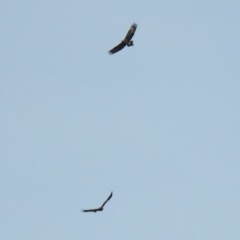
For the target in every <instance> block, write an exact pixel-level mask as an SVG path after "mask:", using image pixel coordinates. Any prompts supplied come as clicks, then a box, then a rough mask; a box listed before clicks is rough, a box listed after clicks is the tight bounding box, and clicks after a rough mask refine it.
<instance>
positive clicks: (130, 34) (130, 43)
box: [109, 23, 137, 54]
mask: <svg viewBox="0 0 240 240" xmlns="http://www.w3.org/2000/svg"><path fill="white" fill-rule="evenodd" d="M136 29H137V24H136V23H133V24H132V26H131V27H130V29H129V30H128V33H127V35H126V37H125V38H124V39H123V40H122V41H121V43H120V44H118V45H117V46H116V47H114V48H113V49H111V50H110V51H109V54H114V53H116V52H118V51H120V50H122V49H123V48H124V47H126V45H127V46H128V47H131V46H133V41H131V39H132V37H133V35H134V33H135V31H136Z"/></svg>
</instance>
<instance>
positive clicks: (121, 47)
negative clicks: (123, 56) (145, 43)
mask: <svg viewBox="0 0 240 240" xmlns="http://www.w3.org/2000/svg"><path fill="white" fill-rule="evenodd" d="M126 45H127V44H126V43H124V42H121V43H120V44H118V45H117V46H116V47H114V48H113V49H111V50H110V51H109V54H114V53H116V52H118V51H120V50H122V49H123V48H124V47H126Z"/></svg>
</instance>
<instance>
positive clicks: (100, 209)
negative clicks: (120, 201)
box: [82, 192, 113, 212]
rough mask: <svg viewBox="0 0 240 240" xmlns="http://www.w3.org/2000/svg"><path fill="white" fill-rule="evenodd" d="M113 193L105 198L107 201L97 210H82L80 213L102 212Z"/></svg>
mask: <svg viewBox="0 0 240 240" xmlns="http://www.w3.org/2000/svg"><path fill="white" fill-rule="evenodd" d="M112 195H113V193H112V192H111V194H110V195H109V197H108V198H107V200H106V201H105V202H104V203H103V205H102V206H101V207H99V208H93V209H83V210H82V212H98V211H102V210H103V207H104V205H105V204H106V203H107V202H108V201H109V200H110V199H111V197H112Z"/></svg>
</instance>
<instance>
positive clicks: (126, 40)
mask: <svg viewBox="0 0 240 240" xmlns="http://www.w3.org/2000/svg"><path fill="white" fill-rule="evenodd" d="M136 29H137V24H136V23H133V24H132V26H131V27H130V29H129V30H128V33H127V35H126V37H125V39H124V42H127V43H128V42H129V41H130V40H131V39H132V37H133V36H134V33H135V31H136Z"/></svg>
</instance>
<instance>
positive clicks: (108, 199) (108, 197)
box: [101, 192, 112, 208]
mask: <svg viewBox="0 0 240 240" xmlns="http://www.w3.org/2000/svg"><path fill="white" fill-rule="evenodd" d="M111 197H112V192H111V194H110V195H109V197H108V198H107V200H106V201H105V202H104V203H103V205H102V206H101V208H103V207H104V205H105V204H106V203H107V202H108V201H109V200H110V199H111Z"/></svg>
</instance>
